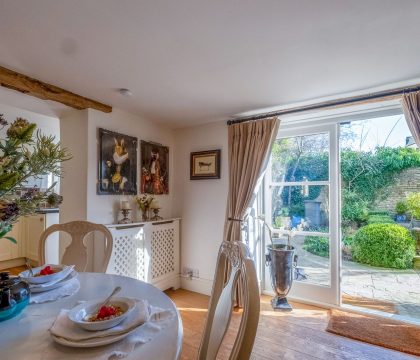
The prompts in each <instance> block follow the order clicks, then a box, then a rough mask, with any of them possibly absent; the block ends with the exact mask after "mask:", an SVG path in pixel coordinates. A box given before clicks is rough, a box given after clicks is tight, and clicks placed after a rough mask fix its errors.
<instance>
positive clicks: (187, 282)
mask: <svg viewBox="0 0 420 360" xmlns="http://www.w3.org/2000/svg"><path fill="white" fill-rule="evenodd" d="M212 287H213V281H212V280H207V279H201V278H192V279H188V278H181V288H182V289H185V290H189V291H194V292H197V293H200V294H204V295H209V296H210V295H211V289H212Z"/></svg>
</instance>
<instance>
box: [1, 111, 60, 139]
mask: <svg viewBox="0 0 420 360" xmlns="http://www.w3.org/2000/svg"><path fill="white" fill-rule="evenodd" d="M0 114H3V115H4V118H5V119H6V120H7V122H8V123H9V124H11V123H12V122H13V121H15V120H16V118H18V117H21V118H24V119H26V120H28V121H29V122H31V123H35V124H36V125H37V128H38V129H40V130H42V132H43V133H44V134H45V135H53V136H55V137H56V139H57V140H60V120H59V119H58V118H55V117H51V116H45V115H41V114H38V113H34V112H32V111H28V110H23V109H19V108H17V107H13V106H9V105H5V104H0ZM5 130H6V129H3V131H1V132H0V136H1V137H3V136H4V132H5Z"/></svg>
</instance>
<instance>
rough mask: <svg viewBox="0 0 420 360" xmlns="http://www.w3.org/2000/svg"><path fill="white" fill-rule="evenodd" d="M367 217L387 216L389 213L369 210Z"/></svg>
mask: <svg viewBox="0 0 420 360" xmlns="http://www.w3.org/2000/svg"><path fill="white" fill-rule="evenodd" d="M368 214H369V216H372V215H384V216H389V212H388V211H384V210H369V213H368Z"/></svg>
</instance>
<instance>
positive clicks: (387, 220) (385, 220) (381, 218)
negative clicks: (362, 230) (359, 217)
mask: <svg viewBox="0 0 420 360" xmlns="http://www.w3.org/2000/svg"><path fill="white" fill-rule="evenodd" d="M367 223H368V225H369V224H395V221H394V220H393V219H392V218H391V217H390V216H389V215H371V216H369V217H368V219H367Z"/></svg>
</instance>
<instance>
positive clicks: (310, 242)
mask: <svg viewBox="0 0 420 360" xmlns="http://www.w3.org/2000/svg"><path fill="white" fill-rule="evenodd" d="M303 248H304V249H305V250H306V251H309V252H310V253H312V254H314V255H318V256H322V257H329V256H330V241H329V239H328V237H326V236H306V237H305V240H304V242H303Z"/></svg>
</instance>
